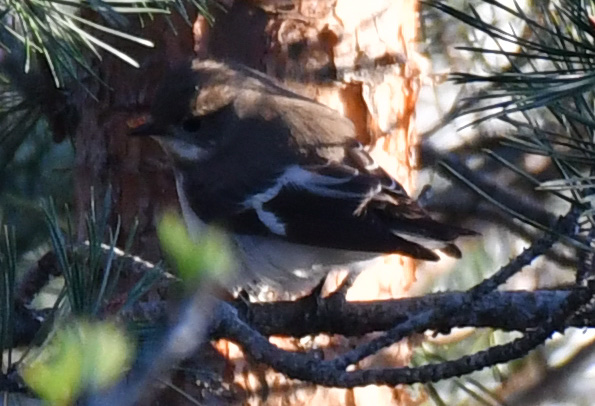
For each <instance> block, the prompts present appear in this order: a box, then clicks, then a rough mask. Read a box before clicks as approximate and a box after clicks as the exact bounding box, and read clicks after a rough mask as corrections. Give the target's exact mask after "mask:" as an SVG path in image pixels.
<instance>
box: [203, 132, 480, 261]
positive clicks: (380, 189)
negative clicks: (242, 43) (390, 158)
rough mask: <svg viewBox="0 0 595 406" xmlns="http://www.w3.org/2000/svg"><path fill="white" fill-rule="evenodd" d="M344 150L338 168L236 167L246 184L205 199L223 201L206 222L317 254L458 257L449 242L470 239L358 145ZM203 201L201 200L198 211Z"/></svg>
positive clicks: (279, 163) (297, 165) (330, 163)
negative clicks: (441, 253) (320, 250)
mask: <svg viewBox="0 0 595 406" xmlns="http://www.w3.org/2000/svg"><path fill="white" fill-rule="evenodd" d="M341 148H343V149H344V153H343V160H342V161H341V162H338V161H325V162H324V163H323V164H321V163H316V164H309V162H310V161H312V160H313V159H312V158H311V157H310V158H306V159H305V160H304V159H303V160H301V162H300V160H298V161H295V162H293V163H292V164H291V165H285V164H286V163H287V162H288V161H287V160H286V159H285V160H280V161H277V162H275V161H271V160H267V161H266V162H267V165H266V166H264V165H259V164H257V163H256V161H255V162H254V163H253V165H252V166H250V165H248V167H245V168H243V169H242V168H237V170H238V171H240V173H241V176H240V178H242V177H244V181H241V182H240V183H239V184H238V185H236V186H235V187H231V186H230V185H225V186H223V187H221V188H220V191H222V193H223V191H226V193H227V194H226V195H223V194H219V195H218V196H214V195H212V194H211V195H210V196H204V195H203V196H202V198H203V199H204V198H206V199H208V200H210V201H211V203H213V201H215V200H218V201H219V202H220V204H217V205H215V206H213V205H211V206H210V207H211V208H213V207H214V208H215V210H217V213H215V214H214V215H213V216H211V217H210V218H208V219H207V220H210V221H215V222H219V223H222V224H223V225H224V226H226V227H227V228H228V229H231V230H232V231H235V232H237V233H241V234H253V235H268V236H271V237H275V238H279V239H284V240H287V241H290V242H294V243H299V244H306V245H314V246H319V247H327V248H336V249H344V250H352V251H366V252H378V253H401V254H405V255H408V256H411V257H414V258H419V259H425V260H437V259H438V256H437V255H436V254H435V253H434V252H433V251H432V250H433V249H444V250H447V251H449V252H450V254H451V255H454V256H460V251H458V249H457V248H456V247H455V246H454V245H453V244H452V243H451V242H452V241H453V240H454V239H455V238H457V237H458V236H460V235H465V234H471V232H467V231H466V230H463V229H460V228H456V227H450V226H448V225H444V224H442V223H439V222H437V221H434V220H432V219H431V218H430V217H429V216H428V215H427V214H426V213H425V212H424V211H423V210H422V209H421V208H420V207H419V206H418V205H417V203H416V202H415V201H414V200H412V199H411V198H410V197H409V196H408V195H407V193H406V192H405V191H404V190H403V188H402V187H401V186H400V185H399V184H398V183H397V182H396V181H394V180H393V179H392V178H391V177H390V176H389V175H388V174H386V172H385V171H384V170H382V169H381V168H380V167H378V166H377V165H375V163H374V162H373V160H372V159H371V158H370V157H369V155H368V154H367V153H366V152H365V151H364V150H363V149H362V148H361V147H360V146H359V144H357V143H355V142H353V143H350V145H349V146H343V147H341ZM226 166H227V165H226ZM234 178H235V177H234ZM251 179H252V180H254V179H258V181H252V180H251ZM231 191H233V192H234V193H235V195H233V196H232V195H230V194H229V193H230V192H231ZM200 199H201V195H200V194H197V200H196V201H195V204H194V205H193V206H194V208H195V210H196V205H199V204H200V201H201V200H200ZM197 211H198V210H197ZM201 217H203V218H204V217H205V216H201Z"/></svg>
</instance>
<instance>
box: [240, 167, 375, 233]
mask: <svg viewBox="0 0 595 406" xmlns="http://www.w3.org/2000/svg"><path fill="white" fill-rule="evenodd" d="M352 178H353V177H351V176H345V177H341V178H337V177H332V176H325V175H321V174H318V173H315V172H311V171H309V170H307V169H304V168H303V167H301V166H299V165H293V166H290V167H288V168H287V169H286V170H285V172H283V173H282V174H281V176H279V177H278V178H277V182H276V183H275V184H274V185H273V186H271V187H270V188H268V189H266V190H264V191H262V192H261V193H258V194H255V195H252V196H250V197H249V198H248V199H246V200H245V201H244V204H243V205H244V207H245V208H247V209H248V208H250V209H253V210H255V211H256V215H257V216H258V219H259V220H260V221H261V222H262V223H263V224H264V225H265V226H266V227H267V228H268V229H269V230H270V231H271V232H272V233H274V234H277V235H282V236H284V235H286V230H285V224H284V223H283V222H282V221H281V220H280V219H279V218H278V217H277V216H276V215H275V213H273V212H271V211H268V210H266V209H265V208H264V207H263V206H264V204H265V203H267V202H268V201H270V200H272V199H274V198H275V197H276V196H277V195H278V194H279V192H280V191H281V189H282V188H283V187H284V186H287V185H294V186H295V187H296V188H299V189H304V190H306V191H308V192H310V193H313V194H316V195H319V196H327V197H334V198H343V199H349V198H351V199H353V198H364V197H365V196H362V194H361V193H358V192H346V191H342V190H336V189H333V188H332V186H334V185H340V184H344V183H347V182H349V181H350V180H351V179H352ZM377 192H378V190H371V191H370V193H372V194H374V193H377Z"/></svg>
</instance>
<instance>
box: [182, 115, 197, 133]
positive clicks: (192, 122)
mask: <svg viewBox="0 0 595 406" xmlns="http://www.w3.org/2000/svg"><path fill="white" fill-rule="evenodd" d="M182 129H183V130H184V131H186V132H189V133H194V132H197V131H198V130H200V118H198V117H192V118H189V119H187V120H184V121H183V122H182Z"/></svg>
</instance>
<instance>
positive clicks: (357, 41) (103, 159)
mask: <svg viewBox="0 0 595 406" xmlns="http://www.w3.org/2000/svg"><path fill="white" fill-rule="evenodd" d="M227 6H228V11H227V12H222V11H221V10H214V13H215V17H216V22H215V24H214V25H213V26H210V25H209V24H208V23H207V20H206V19H205V18H204V17H202V16H199V17H198V18H197V19H196V21H195V23H194V26H193V27H190V26H187V25H185V23H184V22H183V21H182V19H181V18H176V17H174V20H173V25H174V26H175V28H176V30H177V32H178V35H177V36H175V35H174V34H173V32H172V31H171V30H170V29H169V28H168V24H167V23H166V22H165V20H164V19H162V18H160V17H158V18H157V19H156V21H154V22H152V23H151V24H150V25H149V27H148V29H144V30H143V31H142V35H143V36H144V37H148V38H150V39H152V40H154V41H155V43H156V49H155V50H138V48H135V49H134V50H129V52H131V53H135V54H136V55H134V56H136V57H137V59H139V60H140V62H141V64H142V67H141V69H140V70H134V69H132V68H128V67H126V66H124V65H123V64H122V63H121V62H119V61H116V60H114V59H108V58H106V61H105V62H103V63H101V65H99V66H98V69H100V71H101V73H100V76H101V78H102V79H103V80H105V81H106V82H107V83H108V84H109V86H110V87H111V89H113V91H111V92H109V91H107V90H106V89H101V90H99V91H98V98H99V102H96V101H95V100H93V99H91V98H90V97H88V96H87V94H86V93H84V92H81V93H80V95H79V98H80V102H79V103H78V105H80V106H82V120H81V125H80V127H79V130H78V133H77V137H76V145H77V165H76V203H77V212H78V214H79V222H78V224H79V225H80V226H81V234H82V230H83V229H82V227H83V224H84V222H83V221H81V220H82V216H83V214H84V213H85V211H86V209H87V207H88V202H89V200H90V191H91V186H94V188H95V190H96V191H102V190H105V188H106V187H107V186H110V187H111V188H112V189H113V191H114V201H115V204H116V206H115V209H116V210H115V211H116V212H117V213H119V214H120V216H121V217H122V220H123V226H124V227H123V228H124V230H125V231H126V230H128V229H129V227H130V225H131V224H132V221H133V219H134V218H135V216H138V217H139V220H140V228H139V230H140V239H139V240H138V244H137V252H138V253H139V254H141V255H143V256H144V257H146V258H152V259H155V258H157V257H159V250H158V246H157V244H156V239H155V236H154V220H155V218H156V217H157V216H158V214H159V213H160V211H162V210H163V209H164V208H165V206H167V205H172V204H175V199H176V196H175V188H174V186H173V180H172V177H171V173H170V171H169V169H168V167H167V164H166V163H165V160H164V159H163V154H162V153H161V151H160V150H159V149H158V147H157V146H156V145H154V144H149V143H148V142H147V141H146V140H142V142H141V141H140V140H134V139H128V138H127V137H126V135H125V133H126V131H127V128H128V127H127V120H129V119H130V118H132V117H134V114H135V113H138V111H139V110H143V109H145V110H146V109H147V107H148V103H149V102H150V100H151V96H152V92H153V91H154V90H155V88H156V84H157V82H158V81H159V78H160V76H161V75H162V74H163V73H164V71H165V70H166V68H167V67H168V66H170V67H171V66H174V65H176V64H178V63H179V62H181V61H183V60H186V59H189V58H190V57H192V56H199V57H215V58H221V59H232V60H235V61H239V62H242V63H244V64H246V65H249V66H251V67H253V68H255V69H259V70H261V71H264V72H266V73H268V74H270V75H273V76H276V77H278V78H279V79H281V80H283V81H284V82H285V83H286V84H287V85H288V86H290V87H292V88H294V89H295V90H296V91H298V92H300V93H302V94H305V95H307V96H309V97H312V98H315V99H317V100H319V101H320V102H322V103H325V104H327V105H329V106H331V107H333V108H335V109H337V110H338V111H340V112H341V113H343V114H344V115H346V116H347V117H349V118H350V119H351V120H352V121H353V122H354V124H355V126H356V128H357V132H358V137H359V139H360V140H361V141H363V142H364V143H365V144H367V145H370V146H371V148H372V149H373V154H374V155H375V157H376V158H377V159H378V160H379V162H380V163H381V164H382V165H383V166H384V167H385V169H387V170H388V171H389V172H390V173H391V174H392V175H393V176H395V177H396V179H397V180H398V181H399V182H400V183H401V184H402V185H403V186H404V187H405V188H406V189H407V190H408V191H409V192H412V188H413V185H414V177H413V172H412V169H411V168H412V167H414V166H415V162H413V157H414V156H415V154H414V153H413V151H414V148H415V146H416V144H417V138H416V136H417V134H416V131H415V123H414V118H415V117H414V112H415V110H414V106H415V102H416V99H417V93H418V90H419V82H420V79H419V75H420V71H419V69H418V67H417V64H416V61H417V60H418V57H417V56H416V54H415V50H414V40H415V38H416V26H417V10H416V2H415V1H414V0H367V1H353V0H319V1H315V0H302V1H299V0H295V1H289V0H286V1H275V0H252V1H249V0H235V1H233V0H230V1H227ZM96 194H99V193H96ZM382 262H383V263H379V264H378V265H377V266H375V267H374V268H372V269H370V270H368V271H366V272H364V273H363V274H361V275H360V276H359V277H358V279H357V280H356V282H355V284H354V286H353V287H352V288H351V289H350V291H349V292H348V299H357V300H366V299H367V300H371V299H378V298H395V297H403V296H406V295H407V292H408V290H409V287H410V285H411V284H412V283H413V281H414V280H415V265H414V262H413V261H411V260H410V259H408V258H403V257H400V256H388V257H386V258H385V259H384V261H382ZM341 278H342V274H341V272H337V273H335V274H333V275H331V276H330V277H329V278H328V280H327V284H326V290H327V291H332V290H334V289H335V287H336V285H337V283H338V281H340V280H341ZM364 339H365V338H364ZM271 341H273V342H275V343H277V344H278V345H279V346H282V347H284V348H291V349H295V350H300V349H307V348H322V349H323V351H324V353H325V357H331V356H332V355H333V354H336V353H337V352H340V351H341V350H342V349H344V348H345V347H346V346H348V345H350V344H349V342H348V340H346V339H344V338H342V337H328V336H318V337H311V338H310V339H308V340H305V339H302V340H294V339H291V340H290V339H282V338H271ZM411 347H412V344H411V343H410V342H409V341H408V340H405V341H404V342H401V343H398V344H395V345H393V346H392V347H390V348H389V349H387V350H385V351H383V352H381V355H377V356H375V357H371V358H370V359H368V360H365V361H364V363H365V366H366V367H370V366H371V365H374V366H376V367H380V366H400V365H406V364H407V363H408V362H409V361H410V356H411ZM217 348H218V349H219V350H220V351H221V352H223V353H224V354H225V355H226V356H227V359H228V360H230V361H229V370H228V372H231V373H230V374H228V375H227V376H228V377H229V380H230V382H231V381H233V382H234V383H235V384H237V385H239V386H240V387H241V388H243V389H244V390H245V391H246V393H247V395H248V397H247V398H246V399H247V400H246V403H248V404H254V405H256V404H270V405H285V404H292V405H299V404H325V405H343V404H351V405H369V404H375V405H382V404H399V405H404V404H415V403H417V402H418V401H419V399H417V400H414V399H412V398H411V396H410V394H409V392H408V391H407V390H406V389H403V388H399V387H397V388H388V387H366V388H357V389H354V390H346V389H329V388H322V387H316V386H313V385H304V384H302V383H300V382H296V381H292V380H289V379H287V378H285V377H283V376H282V375H280V374H277V373H275V372H273V371H271V370H270V369H266V368H262V367H260V366H255V365H249V364H248V363H246V362H245V361H241V360H240V361H238V360H237V359H238V358H237V357H238V356H239V355H240V351H239V350H238V349H237V347H235V346H234V345H233V344H230V343H228V342H219V343H218V344H217ZM231 360H234V361H231ZM265 393H268V397H266V396H263V395H264V394H265Z"/></svg>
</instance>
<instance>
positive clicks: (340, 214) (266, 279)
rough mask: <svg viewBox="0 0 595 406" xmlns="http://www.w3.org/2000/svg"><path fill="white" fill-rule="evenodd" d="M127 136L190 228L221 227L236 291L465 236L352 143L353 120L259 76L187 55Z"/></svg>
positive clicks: (294, 288) (295, 284) (285, 287)
mask: <svg viewBox="0 0 595 406" xmlns="http://www.w3.org/2000/svg"><path fill="white" fill-rule="evenodd" d="M130 134H131V135H150V136H153V137H154V138H156V139H157V140H158V141H159V143H160V144H161V145H162V147H163V148H164V149H165V151H166V152H167V154H168V155H169V156H170V158H171V160H172V161H173V166H174V173H175V178H176V186H177V191H178V197H179V200H180V204H181V206H182V212H183V215H184V219H185V222H186V224H187V227H188V229H189V231H190V232H191V233H194V234H197V233H199V232H200V230H201V228H202V227H203V226H204V224H205V223H206V224H217V225H219V226H221V227H222V228H224V229H225V230H226V231H228V232H229V233H230V235H231V237H232V238H231V239H232V242H233V245H234V249H235V251H236V252H235V255H236V259H237V261H238V262H239V267H240V269H239V270H238V272H239V275H240V279H239V281H237V284H238V285H240V286H243V287H246V286H254V285H262V284H266V285H274V286H275V287H276V289H281V290H282V291H285V292H298V291H303V289H305V288H307V287H312V286H314V285H316V284H317V283H318V281H319V280H320V279H321V278H322V277H323V276H324V275H326V272H328V270H329V269H330V267H333V266H338V265H348V264H351V263H353V262H360V261H365V260H369V259H372V258H375V257H378V256H379V255H381V254H388V253H391V254H392V253H398V254H402V255H407V256H410V257H413V258H418V259H423V260H428V261H436V260H438V259H439V257H438V255H437V254H436V253H435V252H433V251H432V250H433V249H441V250H443V251H445V252H446V253H448V254H449V255H451V256H455V257H460V256H461V252H460V251H459V249H458V248H457V247H456V246H455V245H454V244H453V243H452V241H453V240H455V239H456V238H457V237H459V236H462V235H474V234H475V233H474V232H473V231H470V230H466V229H463V228H457V227H452V226H448V225H445V224H442V223H439V222H437V221H435V220H433V219H432V218H430V216H429V215H428V214H427V213H426V212H425V211H424V210H423V209H422V208H421V207H420V206H419V205H418V204H417V203H416V202H415V201H414V200H413V199H411V198H410V197H409V196H408V195H407V193H406V192H405V190H404V189H403V188H402V186H401V185H399V183H397V182H396V181H395V180H394V179H392V178H391V177H390V176H389V175H388V174H387V173H386V172H385V171H384V170H383V169H382V168H380V167H379V166H378V165H377V164H376V163H375V162H374V160H373V159H372V158H371V157H370V155H368V153H367V152H366V151H365V150H364V148H363V146H362V145H361V144H360V143H359V142H358V141H356V139H355V129H354V126H353V123H352V122H351V121H350V120H349V119H347V118H345V117H343V116H342V115H341V114H339V113H338V112H336V111H335V110H332V109H331V108H329V107H326V106H324V105H322V104H320V103H317V102H316V101H314V100H311V99H308V98H306V97H303V96H301V95H299V94H297V93H294V92H292V91H290V90H288V89H286V88H284V87H282V86H281V85H280V84H278V82H277V81H276V80H275V79H273V78H271V77H269V76H267V75H265V74H262V73H260V72H257V71H255V70H252V69H249V68H247V67H245V66H242V65H232V64H224V63H220V62H215V61H212V60H194V61H193V62H192V64H191V66H184V67H182V68H180V69H178V70H176V71H175V72H173V74H172V75H169V76H168V77H167V78H166V80H164V82H163V83H162V85H161V86H160V88H159V89H158V91H157V94H156V96H155V101H154V103H153V105H152V108H151V117H150V119H149V120H148V121H147V122H146V123H145V124H143V125H141V126H139V127H137V128H135V129H133V130H132V131H131V133H130Z"/></svg>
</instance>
